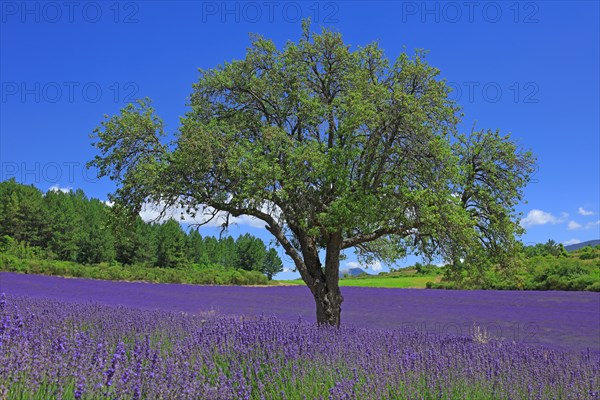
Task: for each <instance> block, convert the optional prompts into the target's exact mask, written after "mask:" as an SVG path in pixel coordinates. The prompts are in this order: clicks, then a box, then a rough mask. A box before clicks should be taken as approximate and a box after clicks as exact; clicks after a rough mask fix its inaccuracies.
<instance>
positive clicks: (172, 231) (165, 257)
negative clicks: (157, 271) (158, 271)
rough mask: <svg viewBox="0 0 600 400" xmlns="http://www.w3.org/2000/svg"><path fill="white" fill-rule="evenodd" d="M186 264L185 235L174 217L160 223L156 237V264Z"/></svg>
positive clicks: (164, 266) (161, 265)
mask: <svg viewBox="0 0 600 400" xmlns="http://www.w3.org/2000/svg"><path fill="white" fill-rule="evenodd" d="M186 264H187V257H186V236H185V233H184V232H183V231H182V230H181V226H180V225H179V223H178V222H177V221H175V220H174V219H169V220H168V221H167V222H165V223H164V224H162V225H160V228H159V229H158V237H157V250H156V265H157V266H159V267H163V268H177V267H181V266H185V265H186Z"/></svg>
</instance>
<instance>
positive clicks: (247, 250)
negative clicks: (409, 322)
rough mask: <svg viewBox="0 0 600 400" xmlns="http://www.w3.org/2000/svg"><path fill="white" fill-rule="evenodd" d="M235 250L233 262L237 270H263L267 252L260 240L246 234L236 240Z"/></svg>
mask: <svg viewBox="0 0 600 400" xmlns="http://www.w3.org/2000/svg"><path fill="white" fill-rule="evenodd" d="M235 250H236V252H235V261H236V265H237V266H238V268H241V269H244V270H246V271H261V270H262V269H263V264H264V261H265V257H266V255H267V250H266V248H265V244H264V243H263V241H262V240H260V239H258V238H255V237H253V236H251V235H249V234H247V233H246V234H244V235H241V236H240V237H238V238H237V240H236V242H235Z"/></svg>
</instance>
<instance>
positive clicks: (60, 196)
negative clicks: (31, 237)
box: [44, 190, 82, 261]
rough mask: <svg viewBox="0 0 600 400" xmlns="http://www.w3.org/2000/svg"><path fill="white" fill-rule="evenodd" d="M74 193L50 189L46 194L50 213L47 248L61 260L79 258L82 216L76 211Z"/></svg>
mask: <svg viewBox="0 0 600 400" xmlns="http://www.w3.org/2000/svg"><path fill="white" fill-rule="evenodd" d="M73 197H74V195H73V193H72V192H69V193H63V192H61V191H60V190H49V191H48V192H46V195H45V196H44V206H45V208H46V210H47V214H48V224H49V229H48V232H49V235H48V236H49V238H48V240H47V248H48V250H50V251H51V252H52V253H54V254H55V255H56V256H58V258H59V259H60V260H66V261H75V260H76V259H77V250H78V241H79V236H80V232H81V226H82V223H81V217H80V216H79V215H77V214H76V212H75V204H74V203H73Z"/></svg>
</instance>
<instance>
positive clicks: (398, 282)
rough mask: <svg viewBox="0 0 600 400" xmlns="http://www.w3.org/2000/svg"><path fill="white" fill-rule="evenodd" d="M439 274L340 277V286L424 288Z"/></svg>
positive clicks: (285, 282) (297, 283)
mask: <svg viewBox="0 0 600 400" xmlns="http://www.w3.org/2000/svg"><path fill="white" fill-rule="evenodd" d="M440 278H441V277H440V276H439V275H438V276H436V275H432V276H421V275H420V276H392V277H388V276H382V277H378V276H373V277H366V278H342V279H340V286H355V287H379V288H401V289H406V288H413V289H424V288H425V284H426V283H427V282H438V281H439V280H440ZM278 283H282V284H290V285H304V282H303V281H302V280H301V279H296V280H293V281H278Z"/></svg>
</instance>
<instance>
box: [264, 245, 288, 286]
mask: <svg viewBox="0 0 600 400" xmlns="http://www.w3.org/2000/svg"><path fill="white" fill-rule="evenodd" d="M282 271H283V262H282V261H281V258H279V255H278V254H277V250H275V249H273V248H271V249H269V251H267V253H266V255H265V258H264V260H263V263H262V267H261V272H262V273H263V274H265V275H266V276H267V278H268V279H269V280H271V279H273V275H276V274H278V273H279V272H282Z"/></svg>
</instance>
